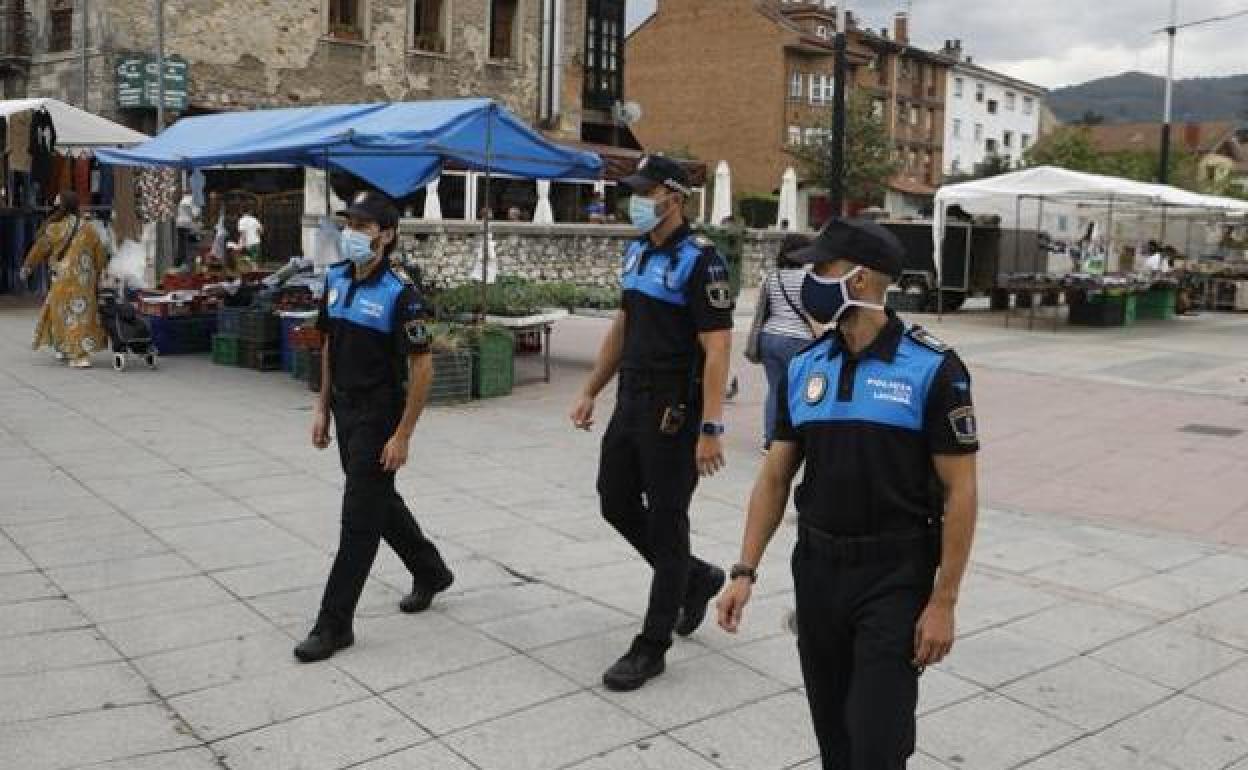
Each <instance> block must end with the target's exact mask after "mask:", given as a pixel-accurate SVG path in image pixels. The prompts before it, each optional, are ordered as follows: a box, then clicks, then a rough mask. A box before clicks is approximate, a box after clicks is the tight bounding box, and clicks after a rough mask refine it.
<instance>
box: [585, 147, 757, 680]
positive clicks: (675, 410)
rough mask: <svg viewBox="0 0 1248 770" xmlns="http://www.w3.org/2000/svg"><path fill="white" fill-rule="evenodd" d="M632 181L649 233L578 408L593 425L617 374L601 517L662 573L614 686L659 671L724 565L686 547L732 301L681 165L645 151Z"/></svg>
mask: <svg viewBox="0 0 1248 770" xmlns="http://www.w3.org/2000/svg"><path fill="white" fill-rule="evenodd" d="M624 184H625V185H627V186H628V187H629V188H630V189H631V190H632V193H633V195H632V198H631V199H630V201H629V216H630V218H631V219H632V222H633V225H634V226H635V227H637V229H639V230H640V231H641V232H642V235H641V237H640V238H638V239H637V240H635V241H633V242H632V243H631V244H630V245H629V247H628V249H627V251H626V253H625V255H624V260H623V270H622V275H621V283H622V285H623V303H622V308H621V310H620V311H619V313H618V314H617V315H616V317H615V320H614V322H613V323H612V325H611V330H610V331H609V332H608V333H607V337H606V340H605V341H604V342H603V346H602V350H601V352H600V353H599V356H598V360H597V363H596V365H595V367H594V370H593V373H592V374H591V375H590V377H589V380H588V381H587V383H586V385H585V388H584V390H583V391H582V393H581V395H580V397H579V398H578V399H577V402H576V404H575V405H574V407H573V409H572V414H571V417H572V422H573V423H574V424H575V425H576V426H577V427H579V428H582V429H584V430H589V429H590V427H591V426H592V424H593V411H594V399H595V398H596V397H597V395H598V394H599V393H600V392H601V391H602V389H603V388H605V387H606V385H607V383H608V382H610V381H611V379H612V377H614V376H615V375H616V373H617V372H618V373H619V390H618V397H617V401H616V408H615V413H614V414H613V415H612V417H611V422H610V424H609V425H608V427H607V431H606V435H605V436H604V437H603V441H602V455H601V458H600V465H599V471H598V494H599V498H600V501H601V505H602V514H603V517H604V518H606V520H607V521H608V522H609V523H610V524H611V526H613V527H614V528H615V529H616V530H617V531H618V532H619V533H620V534H621V535H623V536H624V538H625V539H626V540H628V542H629V543H630V544H631V545H632V546H633V547H634V548H635V549H636V550H637V552H638V553H639V554H641V556H642V558H644V559H645V560H646V562H647V563H648V564H649V565H650V566H651V567H652V568H653V570H654V576H653V580H652V582H651V587H650V601H649V607H648V609H647V611H646V616H645V621H644V623H643V625H642V630H641V633H640V634H639V635H638V636H637V637H636V638H635V639H634V641H633V644H632V645H631V647H630V648H629V650H628V652H627V653H626V654H625V655H624V656H623V657H621V658H620V659H619V660H618V661H616V663H615V664H614V665H612V666H611V667H610V668H609V669H608V670H607V671H606V673H605V674H604V675H603V683H604V684H605V685H606V687H608V688H609V689H612V690H616V691H623V690H634V689H636V688H638V687H641V686H642V685H644V684H645V683H646V681H647V680H649V679H651V678H652V677H655V676H658V675H659V674H661V673H662V672H663V669H664V657H665V654H666V652H667V649H668V648H669V647H670V646H671V644H672V633H673V632H675V633H677V634H680V635H682V636H688V635H689V634H692V633H693V632H694V631H695V630H697V628H698V626H700V625H701V623H702V620H703V618H705V616H706V610H707V605H708V604H709V602H710V600H711V599H713V598H714V597H715V595H716V594H718V593H719V590H720V588H721V587H722V586H723V583H724V572H723V570H721V569H719V568H717V567H713V566H711V565H710V564H707V563H706V562H704V561H702V560H701V559H698V558H696V557H694V556H693V555H692V553H691V551H690V545H689V504H690V501H691V499H692V497H693V492H694V488H695V487H696V486H697V483H698V477H699V475H703V476H709V475H711V474H713V473H715V472H716V471H718V470H719V469H720V468H722V467H723V465H724V457H723V450H722V447H721V444H720V437H721V435H722V434H723V433H724V424H723V398H724V386H725V382H726V380H727V377H728V365H729V352H730V348H731V346H732V336H731V335H732V309H733V300H732V292H731V288H730V286H729V281H728V269H727V266H726V264H725V263H724V260H723V258H722V257H721V256H720V255H719V254H718V253H717V252H716V250H715V248H714V245H713V244H712V243H711V242H710V241H709V240H706V239H705V238H702V237H699V236H696V235H694V234H693V232H692V231H691V230H690V228H689V225H688V224H687V223H686V222H685V219H684V203H685V200H686V198H687V197H688V195H689V192H690V187H689V179H688V176H687V175H686V173H685V170H684V169H683V168H682V167H681V166H680V165H679V164H678V163H676V162H674V161H672V160H669V159H668V158H665V157H663V156H659V155H653V156H648V157H645V158H643V159H642V162H641V164H640V165H639V167H638V170H637V173H636V174H634V175H633V176H631V177H629V178H627V179H625V180H624Z"/></svg>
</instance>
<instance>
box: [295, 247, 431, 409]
mask: <svg viewBox="0 0 1248 770" xmlns="http://www.w3.org/2000/svg"><path fill="white" fill-rule="evenodd" d="M427 320H428V312H427V310H426V307H425V302H424V299H423V298H422V297H421V296H420V292H418V291H417V290H416V288H415V287H414V286H412V285H411V284H409V283H408V282H406V281H404V280H403V279H402V278H400V277H399V276H398V275H397V274H396V273H395V272H394V270H393V269H391V266H390V261H389V260H388V259H386V260H384V261H383V262H382V264H381V265H379V266H378V267H377V268H376V269H374V270H373V272H372V274H371V275H369V276H368V277H366V278H364V279H363V280H360V281H357V280H355V265H353V264H352V263H351V262H345V261H344V262H339V263H337V264H335V265H333V266H332V267H330V268H329V273H328V275H327V276H326V279H325V292H324V294H322V296H321V312H320V315H319V316H318V317H317V320H316V328H317V329H320V330H321V332H322V333H324V334H326V335H328V337H329V365H330V374H331V376H332V378H333V386H334V387H335V388H340V389H342V390H349V391H364V390H373V389H377V388H383V387H388V388H393V389H395V390H397V389H400V388H401V387H402V383H403V382H404V381H405V379H406V376H407V356H408V355H410V354H412V353H428V352H429V342H430V341H429V332H428V330H427V329H426V327H425V322H426V321H427Z"/></svg>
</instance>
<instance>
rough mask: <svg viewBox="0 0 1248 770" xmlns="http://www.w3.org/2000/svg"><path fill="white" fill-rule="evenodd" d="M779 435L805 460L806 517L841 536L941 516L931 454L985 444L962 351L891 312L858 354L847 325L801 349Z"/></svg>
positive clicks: (801, 516)
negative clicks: (847, 339)
mask: <svg viewBox="0 0 1248 770" xmlns="http://www.w3.org/2000/svg"><path fill="white" fill-rule="evenodd" d="M779 393H781V394H783V395H785V396H786V397H785V398H782V399H781V400H780V404H779V408H778V409H777V421H776V432H775V440H777V441H792V442H796V443H797V445H798V447H799V450H800V452H801V455H802V459H803V460H804V462H805V466H806V467H805V472H804V476H803V478H802V483H801V485H800V486H799V487H798V489H797V494H796V497H795V498H794V502H795V503H796V505H797V511H798V521H799V523H800V524H802V525H803V526H806V527H810V528H812V529H814V530H816V531H819V532H822V533H824V534H829V535H834V536H850V535H874V534H880V533H884V532H897V531H903V530H913V529H919V528H922V527H924V526H925V525H927V524H931V523H935V522H938V521H940V519H941V518H942V516H943V514H944V489H943V485H942V484H941V482H940V478H939V476H937V474H936V469H935V466H934V464H933V460H932V456H933V455H940V454H968V453H973V452H977V451H979V439H978V435H977V432H976V425H975V409H974V405H973V404H972V401H971V377H970V374H969V373H968V372H967V370H966V367H965V366H964V365H963V364H962V360H961V359H960V358H958V355H957V354H956V353H954V352H953V351H952V350H951V349H949V348H948V347H947V346H946V345H945V344H944V343H942V342H940V341H939V340H937V339H936V338H935V337H933V336H931V335H930V334H928V333H927V332H926V331H924V330H923V329H922V328H920V327H913V328H910V329H907V328H906V326H905V325H904V324H903V323H902V322H901V320H900V319H899V318H897V316H896V315H894V314H893V313H892V312H891V311H890V312H889V319H888V323H887V324H886V325H885V326H884V328H883V330H882V331H881V332H880V334H879V336H878V337H876V339H875V341H874V342H873V343H872V344H871V345H870V346H869V347H867V348H866V349H864V350H863V351H862V352H861V353H860V354H858V355H857V356H855V355H853V354H851V353H850V352H849V350H848V349H847V348H846V347H845V345H844V341H843V339H842V338H841V337H840V335H839V332H835V331H833V332H829V333H828V334H825V335H824V336H823V337H821V338H820V339H819V340H817V341H815V342H814V343H812V344H811V345H810V346H809V347H807V348H806V349H805V350H804V351H802V352H801V353H798V354H797V355H796V356H794V358H793V359H792V361H791V362H790V363H789V369H788V372H787V373H786V375H785V376H784V378H783V379H782V381H781V383H780V389H779Z"/></svg>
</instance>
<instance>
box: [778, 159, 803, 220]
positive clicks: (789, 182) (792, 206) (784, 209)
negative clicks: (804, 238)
mask: <svg viewBox="0 0 1248 770" xmlns="http://www.w3.org/2000/svg"><path fill="white" fill-rule="evenodd" d="M785 222H788V223H789V229H790V230H796V229H797V227H798V226H797V172H796V171H794V170H793V167H792V166H790V167H789V168H786V169H785V170H784V176H782V177H781V178H780V205H779V206H778V207H777V208H776V226H777V227H780V226H782V225H783V224H784V223H785Z"/></svg>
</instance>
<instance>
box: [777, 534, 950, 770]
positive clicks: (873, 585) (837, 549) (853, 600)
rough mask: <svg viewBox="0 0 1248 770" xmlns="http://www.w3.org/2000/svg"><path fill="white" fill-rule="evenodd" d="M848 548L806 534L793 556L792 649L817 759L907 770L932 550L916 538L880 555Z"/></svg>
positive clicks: (829, 768) (838, 769)
mask: <svg viewBox="0 0 1248 770" xmlns="http://www.w3.org/2000/svg"><path fill="white" fill-rule="evenodd" d="M846 544H847V541H845V540H842V539H836V540H833V539H830V538H828V537H827V536H826V535H823V534H820V533H817V532H816V531H814V530H810V529H808V528H806V527H803V528H802V529H801V531H800V535H799V537H798V542H797V546H796V548H795V549H794V551H793V582H794V587H795V590H796V596H797V648H798V655H799V657H800V659H801V664H802V678H803V680H805V684H806V699H807V701H809V703H810V714H811V718H812V720H813V721H814V727H815V735H816V736H817V737H818V740H819V753H820V754H821V755H822V757H823V768H824V770H904V769H905V767H906V760H907V759H908V758H909V757H910V755H911V754H913V753H914V744H915V708H916V704H917V701H918V692H919V675H920V673H921V672H920V671H919V670H918V669H916V668H915V666H914V665H913V660H914V631H915V626H916V624H917V623H918V619H919V615H920V614H921V613H922V612H923V608H924V607H925V606H926V605H927V600H928V598H929V597H930V596H931V592H932V581H933V579H934V577H935V569H936V567H935V562H936V559H935V554H936V547H935V546H934V545H933V540H932V539H931V537H930V536H928V537H924V536H922V535H920V536H919V538H918V539H911V540H909V541H903V542H887V543H885V544H884V545H885V546H886V547H885V548H881V549H879V551H880V552H872V551H871V550H867V551H862V552H858V553H855V550H856V549H854V548H846V547H845V546H846ZM851 544H852V543H851Z"/></svg>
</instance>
